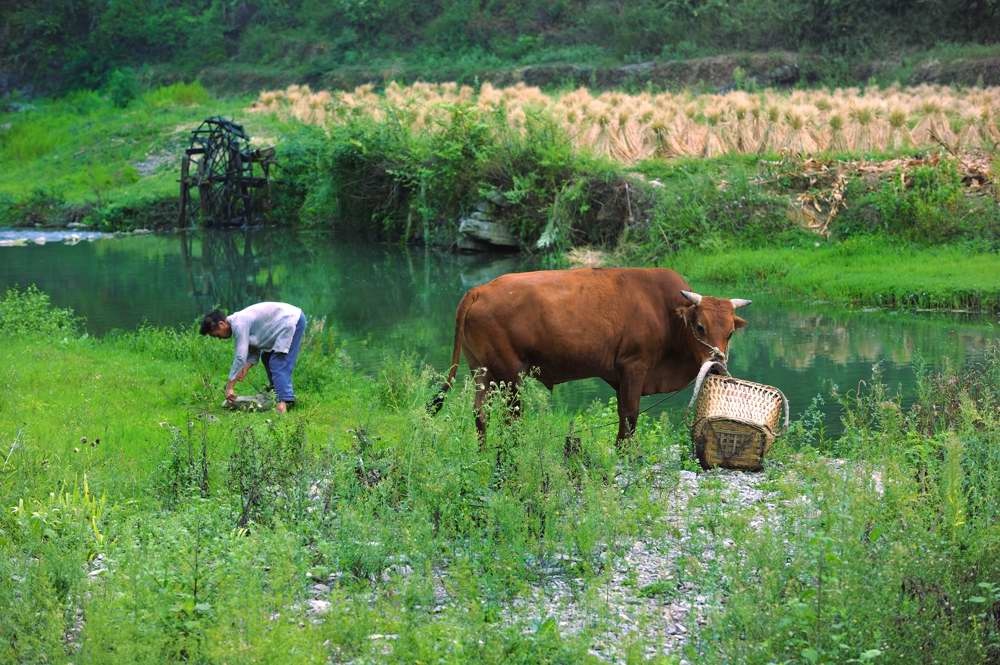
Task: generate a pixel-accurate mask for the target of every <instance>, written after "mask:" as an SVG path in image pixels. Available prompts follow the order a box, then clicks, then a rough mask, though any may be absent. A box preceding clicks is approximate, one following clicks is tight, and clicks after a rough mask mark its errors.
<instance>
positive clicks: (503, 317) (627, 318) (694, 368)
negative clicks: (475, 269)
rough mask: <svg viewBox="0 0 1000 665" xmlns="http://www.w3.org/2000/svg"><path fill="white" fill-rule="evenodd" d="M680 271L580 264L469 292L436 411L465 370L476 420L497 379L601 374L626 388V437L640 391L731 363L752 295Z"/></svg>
mask: <svg viewBox="0 0 1000 665" xmlns="http://www.w3.org/2000/svg"><path fill="white" fill-rule="evenodd" d="M690 289H691V287H690V286H688V284H687V282H685V281H684V279H683V278H682V277H681V276H680V275H678V274H677V273H676V272H674V271H673V270H665V269H656V268H650V269H640V268H580V269H576V270H544V271H539V272H526V273H512V274H509V275H503V276H501V277H497V278H496V279H494V280H493V281H491V282H489V283H487V284H483V285H482V286H477V287H474V288H472V289H470V290H469V291H468V292H466V294H465V296H464V297H463V298H462V300H461V302H459V304H458V311H457V312H456V313H455V346H454V351H453V352H452V356H451V368H450V370H449V372H448V379H447V381H446V382H445V384H444V385H443V386H442V387H441V391H440V392H439V393H438V395H437V396H436V397H435V398H434V400H433V401H432V402H431V403H430V404H428V408H429V409H430V410H431V411H432V412H437V411H438V410H439V409H440V408H441V405H442V404H443V403H444V397H445V393H447V392H448V390H449V389H450V388H451V385H452V383H453V381H454V379H455V372H456V371H457V370H458V363H459V354H460V353H461V351H462V350H463V349H464V351H465V358H466V360H467V361H468V363H469V367H470V369H472V370H473V371H475V370H477V369H480V368H481V369H480V371H481V372H483V374H482V376H479V377H477V380H476V381H477V390H476V404H475V409H476V427H477V429H478V431H479V436H480V438H481V439H482V438H483V437H484V436H485V434H486V416H485V413H484V409H483V402H484V401H485V398H486V394H487V390H489V388H490V386H491V384H493V383H497V384H499V383H500V382H504V383H505V384H506V385H507V386H509V387H510V390H511V400H512V403H513V404H517V386H518V384H519V382H520V381H521V378H522V377H523V376H524V374H525V373H527V372H530V373H531V375H532V376H535V377H536V378H537V379H538V380H539V381H541V382H542V383H543V384H544V385H545V386H546V387H547V388H549V390H551V389H552V387H553V386H554V385H556V384H557V383H564V382H566V381H573V380H575V379H585V378H589V377H600V378H601V379H604V380H605V381H606V382H607V383H608V385H610V386H611V387H612V388H614V389H615V391H616V392H617V394H618V440H619V442H621V441H622V440H624V439H626V438H628V437H629V436H631V435H632V433H633V432H634V431H635V423H636V419H637V417H638V415H639V398H640V397H642V396H643V395H651V394H653V393H664V392H674V391H677V390H680V389H682V388H684V387H685V386H687V385H688V384H689V383H690V382H691V381H692V380H693V379H694V378H695V377H696V376H697V374H698V370H699V368H700V367H701V366H702V364H703V363H704V362H706V361H709V360H717V361H720V362H722V363H725V361H726V352H727V349H728V346H729V339H730V338H731V337H732V335H733V332H735V330H736V329H737V328H742V327H743V326H744V325H746V321H744V320H743V319H741V318H740V317H738V316H736V315H735V314H734V310H735V309H736V308H737V307H742V306H743V305H748V304H749V303H750V301H749V300H741V299H736V300H728V299H721V298H713V297H711V296H704V297H703V296H700V295H698V294H697V293H693V292H691V290H690Z"/></svg>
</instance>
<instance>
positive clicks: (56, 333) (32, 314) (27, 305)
mask: <svg viewBox="0 0 1000 665" xmlns="http://www.w3.org/2000/svg"><path fill="white" fill-rule="evenodd" d="M79 328H80V320H79V318H78V317H77V316H76V315H75V314H74V313H73V311H72V310H71V309H68V308H66V309H63V308H59V307H54V306H53V305H52V302H51V300H50V299H49V296H48V294H46V293H42V292H41V291H39V290H38V289H37V288H36V287H35V286H29V287H28V288H26V289H24V290H19V289H17V288H16V287H15V288H12V289H8V290H7V292H6V293H4V295H3V298H0V333H3V334H4V335H6V336H8V337H15V336H29V335H30V336H48V337H73V336H75V335H77V334H78V331H79Z"/></svg>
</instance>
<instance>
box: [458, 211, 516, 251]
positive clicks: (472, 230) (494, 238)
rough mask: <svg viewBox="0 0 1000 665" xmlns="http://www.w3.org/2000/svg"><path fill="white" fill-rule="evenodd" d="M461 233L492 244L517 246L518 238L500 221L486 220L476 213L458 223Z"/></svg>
mask: <svg viewBox="0 0 1000 665" xmlns="http://www.w3.org/2000/svg"><path fill="white" fill-rule="evenodd" d="M458 232H459V234H460V235H464V236H469V237H472V238H475V239H476V240H483V241H486V242H488V243H489V244H491V245H498V246H500V247H517V246H518V245H519V243H518V241H517V238H515V237H514V235H513V234H512V233H511V232H510V231H509V230H508V229H507V227H506V226H504V225H503V224H500V223H499V222H489V221H485V220H484V219H482V218H480V217H476V216H475V213H474V214H473V215H470V216H469V217H463V218H462V219H461V220H460V221H459V224H458Z"/></svg>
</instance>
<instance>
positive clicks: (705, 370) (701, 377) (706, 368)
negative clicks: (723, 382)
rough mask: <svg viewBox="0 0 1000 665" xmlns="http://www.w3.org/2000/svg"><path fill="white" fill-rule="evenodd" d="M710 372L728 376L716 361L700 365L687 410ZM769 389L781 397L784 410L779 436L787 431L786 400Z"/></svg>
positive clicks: (778, 389) (692, 404)
mask: <svg viewBox="0 0 1000 665" xmlns="http://www.w3.org/2000/svg"><path fill="white" fill-rule="evenodd" d="M712 370H719V371H718V373H720V374H722V375H723V376H729V370H728V369H726V366H725V365H723V364H722V363H720V362H719V361H717V360H706V361H705V362H704V363H702V366H701V369H700V370H698V378H697V379H695V382H694V392H693V393H692V394H691V401H690V402H688V408H689V409H690V408H691V407H692V406H694V403H695V402H697V401H698V395H699V393H701V388H702V386H703V385H704V384H705V377H706V376H708V374H709V372H711V371H712ZM771 387H772V388H774V389H775V390H777V391H778V394H779V395H781V403H782V405H783V406H784V409H785V424H784V426H783V427H782V428H781V432H780V433H781V434H784V433H785V432H787V431H788V411H789V409H788V398H787V397H785V393H783V392H781V388H778V387H776V386H771Z"/></svg>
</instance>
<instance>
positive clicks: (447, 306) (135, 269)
mask: <svg viewBox="0 0 1000 665" xmlns="http://www.w3.org/2000/svg"><path fill="white" fill-rule="evenodd" d="M532 267H533V264H532V263H531V261H530V260H529V259H526V258H524V257H521V256H516V255H514V256H512V255H500V256H482V255H455V254H451V253H448V252H441V251H436V250H431V249H427V248H413V247H400V246H386V245H374V244H370V243H358V242H353V241H348V240H343V239H340V238H334V237H331V236H329V235H323V234H307V233H297V234H296V233H292V232H288V231H273V230H266V231H265V230H260V231H251V232H237V231H219V232H211V233H207V232H199V233H187V234H184V233H181V234H177V235H166V236H162V235H161V236H144V237H127V238H116V239H105V240H99V241H95V242H93V243H84V244H80V245H77V246H75V247H68V246H63V245H46V246H29V247H18V248H0V289H3V288H6V287H7V286H11V285H19V286H27V285H28V284H32V283H34V284H36V285H38V287H39V288H41V289H43V290H45V291H47V292H48V293H50V294H51V295H52V298H53V300H54V302H55V303H56V304H58V305H60V306H71V307H73V308H74V309H75V310H76V311H77V312H78V313H80V314H82V315H83V316H85V317H86V319H87V327H88V329H89V330H90V331H91V332H93V333H96V334H100V333H103V332H106V331H108V330H110V329H113V328H134V327H135V326H136V325H138V324H139V323H141V322H143V321H148V322H149V323H152V324H154V325H170V326H173V325H178V324H181V325H191V324H192V323H193V322H194V321H195V320H196V319H197V318H198V317H199V316H200V315H201V314H203V313H204V312H205V311H207V310H208V309H210V308H211V307H213V306H216V305H219V306H222V307H224V308H226V309H227V310H229V311H232V310H235V309H240V308H242V307H245V306H247V305H249V304H251V303H253V302H258V301H261V300H283V301H287V302H291V303H295V304H296V305H299V306H300V307H302V308H303V309H304V310H305V311H306V312H308V313H309V314H310V318H311V319H313V320H317V319H320V318H325V319H326V321H327V325H326V334H328V335H331V336H332V338H333V340H332V341H333V343H335V344H336V345H337V346H339V347H342V348H344V349H345V350H346V352H347V353H348V355H350V356H351V357H352V358H353V359H354V360H355V361H356V362H358V363H359V365H360V366H361V367H362V368H365V369H367V370H370V371H374V370H376V369H377V368H378V367H379V366H380V365H381V363H383V362H385V361H386V359H387V358H388V359H394V358H398V357H399V356H400V354H402V353H406V354H408V355H410V356H412V357H414V358H415V359H416V360H417V361H420V362H427V363H430V364H431V365H432V366H434V367H435V368H437V369H438V370H442V371H443V370H444V369H445V368H446V366H447V363H448V361H449V358H450V355H451V345H452V335H453V334H454V314H455V307H456V305H457V304H458V300H459V298H460V297H461V295H462V294H463V293H464V292H465V291H466V290H467V289H469V288H470V287H472V286H474V285H476V284H481V283H484V282H486V281H489V280H490V279H492V278H494V277H496V276H497V275H500V274H503V273H506V272H512V271H517V270H528V269H531V268H532ZM694 287H695V289H696V290H698V291H702V292H707V293H712V294H714V295H720V296H733V295H738V296H740V297H748V298H753V300H754V304H753V305H752V306H750V308H748V309H747V310H746V313H745V314H744V317H745V318H747V319H748V320H749V322H750V325H749V326H748V327H747V328H746V329H745V330H743V331H741V332H740V333H739V334H738V335H737V337H736V338H735V339H734V344H733V354H732V355H733V359H732V362H731V369H732V371H733V373H734V374H736V375H738V376H743V377H746V378H748V379H751V380H756V381H761V382H763V383H770V384H773V385H777V386H779V387H781V388H782V389H783V390H784V391H785V393H786V394H787V395H788V396H789V398H790V400H791V403H792V407H793V413H794V412H800V411H801V410H802V409H803V408H805V406H807V405H808V403H809V400H810V399H811V398H812V397H813V396H815V395H816V394H819V393H827V392H828V391H829V387H830V384H837V385H839V386H841V387H845V388H846V387H848V386H853V385H854V384H856V383H857V381H858V380H860V379H862V378H867V377H868V376H869V375H870V374H871V366H872V364H873V363H876V362H878V363H882V366H883V370H884V374H885V377H886V379H887V380H888V381H889V382H890V384H902V385H903V386H904V388H905V387H906V386H908V385H910V384H912V376H913V375H912V370H911V369H910V364H911V363H912V362H913V361H914V360H915V359H916V358H918V357H919V358H921V359H923V360H924V361H926V362H928V363H929V364H931V365H938V366H940V365H943V364H945V363H947V364H951V365H952V366H959V365H961V364H962V363H963V362H965V361H966V360H967V359H968V357H969V355H970V354H977V353H979V352H980V350H981V349H982V348H983V347H984V345H985V344H986V342H987V340H989V339H991V338H993V337H994V336H995V334H996V331H995V324H994V323H992V322H990V321H989V320H988V319H985V318H975V317H965V318H959V317H956V316H947V315H933V316H932V315H923V316H914V315H908V314H899V315H896V314H891V313H884V312H875V313H865V312H858V311H845V310H839V309H835V308H830V307H825V306H819V305H809V304H802V303H775V302H773V301H771V299H769V297H767V296H761V295H759V294H753V293H743V292H741V293H738V294H733V293H725V292H720V291H718V290H717V289H713V288H711V287H710V286H706V285H698V284H695V285H694ZM327 348H329V347H327ZM610 394H611V391H610V389H608V388H607V387H606V386H604V385H603V384H602V383H600V382H598V381H582V382H575V383H572V384H566V385H563V386H558V387H557V388H556V392H555V395H556V400H557V401H558V402H560V403H563V404H567V405H571V406H573V407H574V408H575V407H578V406H580V405H582V404H584V403H586V402H588V401H589V400H591V399H593V398H595V397H602V398H603V397H606V396H609V395H610ZM658 400H659V398H658V397H652V398H646V399H645V400H644V402H643V404H644V406H647V405H649V404H652V403H655V402H656V401H658ZM685 402H686V396H683V395H682V396H678V397H677V398H675V399H672V400H670V402H669V404H670V405H671V406H670V408H679V407H680V406H683V403H685ZM675 405H676V406H675ZM828 409H830V410H831V411H832V410H833V407H832V406H829V405H828Z"/></svg>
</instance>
